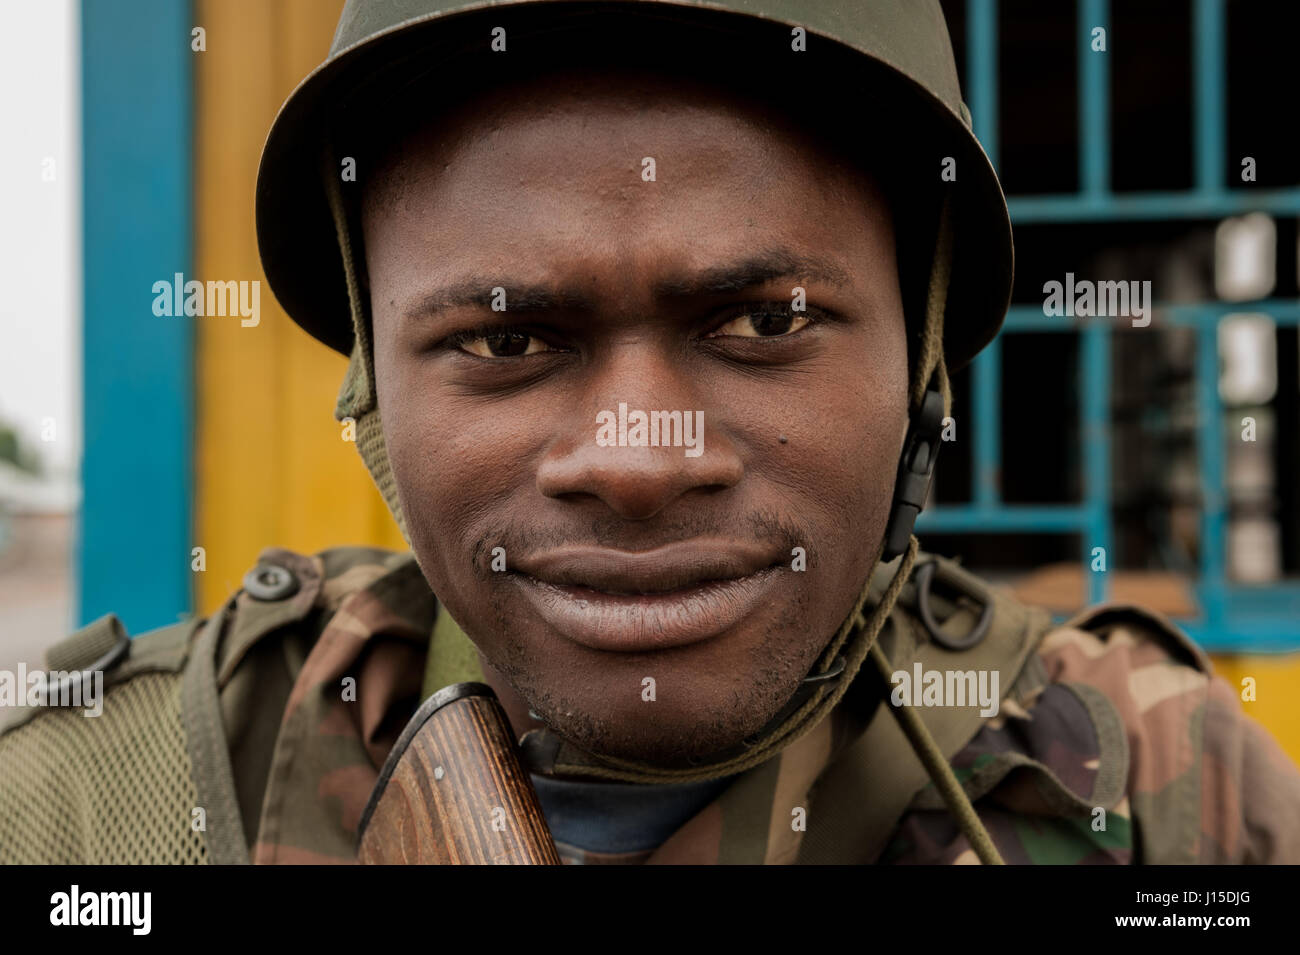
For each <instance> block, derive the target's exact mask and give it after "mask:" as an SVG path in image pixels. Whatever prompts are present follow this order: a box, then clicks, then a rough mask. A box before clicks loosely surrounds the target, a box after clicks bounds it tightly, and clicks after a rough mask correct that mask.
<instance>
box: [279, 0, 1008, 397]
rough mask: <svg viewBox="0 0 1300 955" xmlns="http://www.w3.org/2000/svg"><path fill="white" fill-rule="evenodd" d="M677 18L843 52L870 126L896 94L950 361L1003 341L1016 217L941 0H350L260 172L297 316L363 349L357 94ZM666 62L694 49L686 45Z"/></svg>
mask: <svg viewBox="0 0 1300 955" xmlns="http://www.w3.org/2000/svg"><path fill="white" fill-rule="evenodd" d="M665 26H667V27H668V28H669V29H675V30H676V31H678V33H679V34H685V33H688V32H689V33H700V32H702V31H703V32H707V31H718V32H721V33H723V34H725V35H727V36H728V39H729V42H730V43H732V44H735V43H737V42H743V43H750V44H754V46H753V47H751V49H763V50H770V51H771V55H773V56H775V55H777V54H785V53H789V54H790V55H791V56H801V57H804V59H803V60H802V61H799V65H798V67H797V68H798V69H799V71H800V72H801V73H804V72H808V73H809V74H813V73H815V71H816V70H818V69H821V68H823V67H827V68H829V66H830V64H832V63H833V64H834V65H835V68H834V71H833V72H827V73H826V74H825V75H826V77H827V78H828V79H827V82H828V84H829V83H831V82H833V84H834V85H833V86H830V85H828V87H827V90H828V97H830V98H833V100H834V101H835V102H837V103H842V104H845V105H846V106H847V107H848V108H849V109H853V110H860V114H859V115H861V116H862V117H863V121H864V122H870V121H871V119H870V118H869V117H867V112H866V108H865V107H864V106H862V105H861V104H868V103H882V102H886V101H887V102H888V103H890V104H891V105H892V106H893V107H894V108H893V110H892V114H891V115H894V116H896V117H898V122H897V128H892V129H887V130H884V131H883V132H884V135H885V141H886V142H888V143H889V144H890V145H891V147H902V146H903V145H905V144H916V143H919V142H925V143H926V147H925V150H924V153H923V156H924V158H921V159H919V160H918V161H919V162H921V163H924V164H927V165H928V169H926V170H922V172H924V173H925V174H926V175H929V173H930V172H932V173H933V178H932V179H926V178H920V179H918V180H916V181H919V182H920V183H921V188H920V189H917V187H916V186H915V185H912V186H909V189H911V190H915V191H918V192H919V191H926V190H925V183H928V182H932V183H933V187H934V194H935V195H937V194H939V193H943V195H944V196H945V197H946V200H947V206H948V215H947V217H946V218H947V219H948V221H949V222H950V223H951V230H952V235H951V248H952V259H951V269H950V273H949V274H948V275H946V276H945V277H946V278H947V279H948V289H947V293H948V294H947V296H946V299H947V301H948V302H953V303H955V306H954V308H953V309H951V311H952V312H953V314H952V315H951V318H950V320H949V321H946V322H943V323H942V324H943V327H942V328H941V329H935V330H934V335H935V337H937V336H938V335H939V334H941V335H942V339H941V340H942V359H943V360H944V364H945V365H946V367H947V369H949V370H951V369H956V368H958V367H961V366H963V365H965V364H966V363H967V362H969V361H970V359H971V358H972V357H973V356H974V355H975V354H976V353H977V352H978V351H979V350H980V349H981V348H983V347H984V346H985V345H986V344H988V342H989V341H991V340H992V339H993V337H994V336H995V335H996V334H997V330H998V328H999V327H1000V325H1001V322H1002V319H1003V316H1004V315H1005V313H1006V308H1007V303H1008V301H1009V298H1010V291H1011V276H1012V243H1011V225H1010V220H1009V218H1008V215H1007V208H1006V202H1005V200H1004V198H1003V195H1002V190H1001V187H1000V186H999V184H998V179H997V175H996V174H995V173H994V171H993V168H992V166H991V165H990V163H989V161H988V158H987V157H986V156H985V154H984V151H983V149H982V148H981V147H980V144H979V142H978V141H977V140H976V138H975V136H974V134H973V133H972V131H971V129H970V114H969V112H968V110H967V109H966V106H965V104H964V103H963V102H962V99H961V91H960V88H959V86H958V81H957V71H956V65H955V63H954V60H953V55H952V46H951V42H950V40H949V38H948V31H947V27H946V25H945V23H944V18H943V13H942V10H941V9H940V7H939V3H938V0H708V2H700V0H617V2H609V0H601V2H591V0H588V2H572V0H563V2H560V0H547V2H539V0H495V2H485V0H452V2H447V0H347V3H346V5H345V7H344V9H343V14H342V16H341V17H340V20H339V25H338V29H337V31H336V32H335V35H334V42H333V44H332V46H331V48H330V52H329V56H328V57H327V58H326V60H325V62H324V63H322V64H321V65H320V66H319V67H318V68H317V69H316V70H315V71H313V72H312V73H311V75H309V76H308V77H307V78H306V79H305V80H303V82H302V83H301V84H299V86H298V88H297V89H295V90H294V92H293V93H292V94H291V95H290V97H289V99H288V100H287V101H286V102H285V103H284V105H283V106H282V107H281V109H280V112H279V115H278V116H277V117H276V119H275V122H274V125H273V126H272V127H271V131H270V134H269V136H268V138H267V141H266V145H265V148H264V149H263V152H262V161H261V167H260V169H259V171H258V179H257V237H258V244H259V248H260V252H261V258H262V265H263V268H264V270H265V272H266V277H267V280H268V281H269V282H270V285H271V288H272V290H273V291H274V292H275V295H276V297H277V298H278V299H279V301H280V303H281V305H283V306H284V308H285V310H286V311H287V312H288V313H289V315H290V317H291V318H292V319H293V320H294V321H295V322H297V323H298V324H299V325H300V326H302V327H303V328H304V329H305V330H306V331H308V332H309V333H310V334H311V335H313V336H314V337H315V338H317V339H319V340H320V341H322V342H324V343H325V344H326V345H328V346H330V347H331V348H333V349H335V350H336V351H339V352H342V353H343V354H344V355H349V354H351V353H352V352H353V349H354V344H355V337H356V336H355V333H354V317H353V315H352V310H351V307H350V304H349V297H348V289H347V284H346V281H345V270H344V264H343V257H341V256H340V250H339V241H338V238H337V237H336V231H335V228H336V223H337V220H336V219H335V218H334V217H332V214H331V207H330V201H329V199H330V197H329V194H328V193H329V188H330V184H329V182H328V180H329V179H330V178H331V177H332V178H333V179H334V180H335V181H337V179H338V169H337V165H336V164H335V165H333V166H332V167H331V169H332V172H326V173H324V174H322V162H323V158H322V157H323V155H324V153H325V150H326V149H327V147H328V142H327V141H328V139H329V137H330V135H331V132H332V130H333V129H334V117H335V116H336V114H337V112H338V111H339V110H340V109H341V107H342V106H343V104H345V103H352V104H356V103H358V102H360V104H361V110H362V111H364V110H365V109H366V106H367V104H382V103H386V102H389V101H391V100H392V98H393V93H394V91H395V90H396V89H397V88H399V87H400V86H401V85H403V84H404V83H406V82H409V81H410V78H411V76H412V75H414V74H418V73H419V72H421V71H427V70H429V69H430V64H433V63H436V62H437V61H439V60H440V59H444V58H445V57H447V56H448V55H450V54H455V55H458V56H461V57H464V56H466V54H469V55H470V56H471V57H472V56H474V55H479V56H482V57H492V56H496V55H497V54H495V53H494V52H493V51H492V50H491V48H490V44H491V42H492V30H493V29H494V28H496V27H501V28H503V29H504V30H505V31H506V34H507V35H508V37H509V42H510V46H509V50H510V51H511V52H512V53H514V52H516V51H520V50H523V51H525V52H527V50H528V49H529V47H530V45H531V47H532V48H533V49H534V50H537V49H541V48H542V47H543V44H548V43H551V42H552V40H553V39H554V38H555V37H556V36H557V35H559V34H561V33H565V32H568V33H573V32H575V31H587V34H588V35H595V36H599V37H600V40H601V41H602V42H607V43H616V42H618V37H619V36H620V35H621V36H624V37H629V38H630V37H637V36H643V35H645V34H646V32H647V30H649V29H652V28H656V27H659V28H662V27H665ZM796 28H802V31H803V35H802V40H803V43H804V45H805V51H804V52H799V53H796V52H794V47H795V46H796V44H795V43H794V42H792V35H793V34H794V33H795V31H796ZM664 59H665V60H670V59H671V60H673V61H680V57H678V56H674V51H672V50H669V51H667V55H666V56H665V57H664ZM484 62H485V63H486V61H484ZM494 62H495V63H500V62H501V61H500V60H496V61H494ZM758 62H762V61H758ZM756 72H758V71H756ZM832 78H833V79H832ZM439 93H442V90H441V89H439ZM446 93H447V97H446V100H445V101H444V103H445V102H446V101H452V100H454V99H455V90H454V89H448V90H447V91H446ZM845 121H847V122H853V121H854V116H852V115H849V116H847V117H845ZM872 132H873V134H874V133H876V132H878V130H875V129H873V130H872ZM948 157H951V159H952V160H954V161H955V163H954V164H946V165H947V168H948V170H949V172H950V174H955V180H954V181H943V180H941V178H940V172H941V164H942V163H943V162H944V160H945V159H946V158H948ZM931 163H932V165H929V164H931ZM949 178H951V175H950V176H949ZM928 228H929V229H930V233H929V235H928V237H925V238H923V240H922V243H921V246H922V248H924V249H925V253H926V255H931V254H933V251H934V250H935V249H936V247H938V246H940V245H946V243H945V242H944V241H943V239H944V237H942V236H941V235H940V234H939V233H940V232H941V231H942V230H941V229H940V227H939V223H938V219H937V217H936V218H935V219H934V220H933V221H932V222H931V223H930V224H929V225H928ZM345 255H346V253H345ZM944 271H945V272H946V273H948V272H949V269H948V267H947V266H946V265H945V267H944ZM930 295H931V297H933V291H931V293H930ZM943 310H944V302H943V301H940V302H939V303H938V311H940V312H942V311H943ZM936 351H937V349H936ZM938 357H939V356H938V355H935V356H932V359H931V361H925V360H922V361H921V362H920V363H919V364H918V363H917V362H915V360H914V370H913V374H914V378H916V377H918V376H919V377H920V378H921V379H922V381H921V382H920V383H919V385H918V384H917V383H916V382H915V381H914V388H913V401H914V404H919V402H920V399H921V396H922V395H923V390H924V388H925V387H926V385H927V384H928V382H929V379H930V376H931V374H932V373H933V371H934V370H935V369H934V364H935V363H936V361H937V359H938ZM943 390H944V391H945V392H946V391H947V388H946V384H945V387H944V389H943Z"/></svg>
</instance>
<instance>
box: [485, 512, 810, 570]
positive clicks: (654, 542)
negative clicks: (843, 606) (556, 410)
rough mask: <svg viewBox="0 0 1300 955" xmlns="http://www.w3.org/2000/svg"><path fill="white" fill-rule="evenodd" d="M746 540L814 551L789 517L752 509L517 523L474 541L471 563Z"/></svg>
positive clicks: (492, 529) (494, 528)
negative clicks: (500, 555)
mask: <svg viewBox="0 0 1300 955" xmlns="http://www.w3.org/2000/svg"><path fill="white" fill-rule="evenodd" d="M706 537H707V538H715V539H723V540H727V539H733V540H734V539H748V540H752V541H758V542H762V543H765V544H767V543H773V542H780V543H781V544H782V546H783V547H784V549H785V552H786V553H789V552H790V551H791V550H792V549H793V548H795V547H803V548H804V549H805V550H806V551H807V552H808V553H809V554H811V553H812V552H813V548H812V546H811V535H810V534H809V533H808V531H807V530H806V528H803V527H801V526H800V525H799V524H798V523H797V522H796V521H795V520H794V519H792V518H791V517H790V516H788V515H785V514H781V513H778V512H776V511H755V512H752V513H749V514H746V515H744V516H741V517H731V516H727V517H724V518H719V516H717V515H705V514H700V515H692V516H687V517H681V518H674V519H670V520H665V521H652V522H648V523H647V524H646V526H638V524H637V523H634V522H631V521H627V520H624V519H622V518H620V517H615V516H612V515H611V516H608V517H598V518H595V519H593V520H590V521H587V522H586V523H585V524H578V523H575V524H574V525H573V526H572V527H571V528H562V527H557V526H556V525H555V524H553V523H551V524H546V525H544V526H537V525H534V524H525V523H522V522H519V521H508V522H503V523H500V524H495V525H493V526H491V527H489V528H488V530H487V531H486V532H485V533H484V534H483V536H481V537H480V538H479V539H478V540H477V541H476V542H475V543H474V549H473V553H472V558H471V559H472V561H473V565H474V569H475V571H476V572H477V573H478V574H479V575H480V576H483V577H489V578H490V577H494V576H496V575H495V574H494V573H493V572H492V570H491V566H490V565H491V561H492V552H493V550H494V549H495V548H497V547H503V548H505V552H506V561H507V566H511V565H512V561H511V555H520V554H531V553H537V552H539V551H543V550H546V549H549V548H553V547H561V546H564V545H574V544H577V545H585V546H596V547H608V548H611V549H615V550H627V551H645V550H653V549H654V548H656V547H662V546H664V545H667V544H672V543H676V542H679V541H686V540H692V539H695V538H706Z"/></svg>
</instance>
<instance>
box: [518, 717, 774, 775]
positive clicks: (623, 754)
mask: <svg viewBox="0 0 1300 955" xmlns="http://www.w3.org/2000/svg"><path fill="white" fill-rule="evenodd" d="M780 705H781V703H780V701H776V704H775V707H774V708H773V709H772V711H771V712H767V709H766V708H765V709H764V710H763V711H762V712H752V711H750V712H741V711H738V710H737V709H735V708H728V707H727V706H724V705H719V706H718V707H716V708H710V709H709V710H707V711H700V712H691V711H688V710H675V711H672V712H668V711H666V708H665V709H661V710H658V711H656V712H655V713H654V714H653V715H650V714H647V715H644V716H641V715H637V716H634V717H632V718H629V717H628V716H627V715H626V714H617V715H614V714H611V715H610V716H609V717H607V718H603V719H602V718H593V717H592V716H590V715H588V714H579V713H575V712H573V711H572V710H570V711H568V712H566V711H565V709H564V708H560V709H559V710H558V711H557V712H548V708H547V707H545V706H543V707H540V708H539V707H537V706H534V709H535V710H536V712H537V714H538V715H539V716H541V717H542V719H543V721H544V722H545V723H546V725H547V726H549V727H550V728H551V730H552V731H553V732H554V733H556V734H557V735H559V736H561V737H562V738H564V739H565V740H567V741H568V742H570V743H572V744H573V745H574V746H577V747H578V748H579V749H581V750H583V751H584V752H587V753H590V754H592V755H594V756H604V757H612V758H614V759H621V760H630V761H633V762H637V763H644V764H648V765H652V766H656V767H660V768H663V769H691V768H698V767H700V766H702V765H707V764H708V763H711V762H715V761H718V760H720V759H722V758H723V757H725V756H726V755H728V754H729V752H730V751H733V750H734V749H735V748H736V747H737V746H739V745H740V744H741V743H742V742H743V741H744V740H745V739H746V738H748V737H750V736H752V735H754V734H755V733H757V732H759V731H760V730H762V729H763V728H764V727H765V726H766V725H767V724H768V722H769V721H770V720H771V719H772V717H773V716H774V715H775V713H776V711H777V710H778V709H779V708H780ZM645 706H646V708H647V709H649V708H651V707H654V706H656V704H654V703H646V704H645Z"/></svg>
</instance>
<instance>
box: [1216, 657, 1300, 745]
mask: <svg viewBox="0 0 1300 955" xmlns="http://www.w3.org/2000/svg"><path fill="white" fill-rule="evenodd" d="M1214 669H1215V672H1216V673H1218V674H1219V676H1221V677H1223V678H1224V679H1225V680H1227V681H1228V682H1229V683H1230V684H1232V685H1233V686H1235V687H1236V688H1237V692H1238V693H1240V692H1241V689H1242V686H1241V680H1242V678H1243V677H1248V676H1249V677H1254V679H1255V701H1254V702H1252V703H1246V702H1243V703H1242V704H1241V705H1242V708H1243V709H1244V710H1245V711H1246V712H1247V713H1249V714H1250V715H1251V716H1252V717H1254V718H1255V719H1256V720H1258V721H1259V722H1261V723H1263V724H1264V725H1265V726H1266V727H1268V730H1269V732H1271V733H1272V734H1273V738H1274V739H1275V740H1277V741H1278V743H1279V744H1281V746H1282V748H1283V749H1284V750H1286V751H1287V753H1288V754H1289V755H1290V756H1291V758H1292V759H1293V760H1295V761H1296V763H1297V764H1300V654H1296V653H1289V654H1286V655H1279V656H1233V657H1227V656H1216V657H1214Z"/></svg>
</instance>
